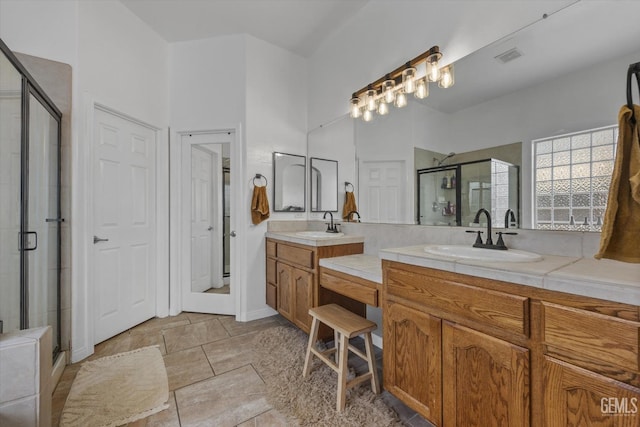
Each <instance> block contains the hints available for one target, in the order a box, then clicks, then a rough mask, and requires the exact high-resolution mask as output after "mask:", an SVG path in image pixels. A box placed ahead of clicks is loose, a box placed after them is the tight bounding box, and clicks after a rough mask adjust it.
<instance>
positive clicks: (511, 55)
mask: <svg viewBox="0 0 640 427" xmlns="http://www.w3.org/2000/svg"><path fill="white" fill-rule="evenodd" d="M521 56H522V52H520V51H519V50H518V48H517V47H514V48H513V49H509V50H508V51H506V52H502V53H501V54H500V55H498V56H496V57H495V58H496V59H497V60H498V61H500V62H502V63H503V64H506V63H507V62H509V61H513V60H514V59H517V58H520V57H521Z"/></svg>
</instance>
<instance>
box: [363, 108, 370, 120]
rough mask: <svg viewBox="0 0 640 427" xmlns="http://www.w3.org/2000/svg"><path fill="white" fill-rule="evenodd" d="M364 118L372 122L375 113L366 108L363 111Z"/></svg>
mask: <svg viewBox="0 0 640 427" xmlns="http://www.w3.org/2000/svg"><path fill="white" fill-rule="evenodd" d="M362 120H364V121H365V122H370V121H371V120H373V113H372V112H371V111H370V110H367V109H365V110H364V113H362Z"/></svg>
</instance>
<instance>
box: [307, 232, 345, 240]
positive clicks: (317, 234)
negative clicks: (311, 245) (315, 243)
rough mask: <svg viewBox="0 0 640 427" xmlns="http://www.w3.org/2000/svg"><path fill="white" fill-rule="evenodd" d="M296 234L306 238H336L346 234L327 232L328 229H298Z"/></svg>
mask: <svg viewBox="0 0 640 427" xmlns="http://www.w3.org/2000/svg"><path fill="white" fill-rule="evenodd" d="M296 236H300V237H304V238H306V239H335V238H336V237H342V236H344V233H327V232H326V231H298V232H297V233H296Z"/></svg>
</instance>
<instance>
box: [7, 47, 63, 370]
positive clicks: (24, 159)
mask: <svg viewBox="0 0 640 427" xmlns="http://www.w3.org/2000/svg"><path fill="white" fill-rule="evenodd" d="M0 51H2V53H3V54H4V55H5V56H6V58H7V59H8V60H9V62H10V63H11V65H13V66H14V67H15V68H16V70H17V71H18V72H19V73H20V75H21V78H22V87H21V94H20V98H21V101H20V102H21V117H20V128H21V130H20V131H21V135H20V175H21V176H20V233H19V236H18V245H19V248H18V249H19V252H20V329H28V328H29V282H28V280H29V271H28V269H29V262H28V261H29V260H28V256H27V255H28V254H27V252H29V251H31V250H34V249H36V248H29V247H28V246H29V242H28V236H29V229H28V225H29V224H28V215H29V206H28V202H29V142H30V141H29V119H30V117H29V100H30V97H29V95H33V96H34V98H35V99H36V100H37V101H38V102H39V103H40V104H41V105H42V106H43V107H44V108H45V109H46V110H47V112H48V113H49V114H50V115H51V116H52V117H53V118H54V119H55V121H56V123H57V132H56V136H57V156H58V158H57V174H56V181H57V182H56V189H57V194H56V198H57V206H56V211H57V212H56V215H57V216H56V218H52V219H51V220H53V221H56V222H57V223H58V228H57V233H56V239H57V245H56V247H57V260H56V270H57V274H56V323H57V327H56V330H57V333H56V336H55V337H54V342H53V343H52V344H53V345H52V349H53V360H56V357H57V355H58V353H59V352H60V351H61V344H62V316H61V280H60V279H61V278H60V274H61V270H62V256H61V252H62V248H61V239H62V227H61V222H63V221H64V219H63V218H62V206H61V200H60V198H61V179H62V173H61V171H62V157H61V154H62V153H61V151H62V113H61V112H60V110H59V109H58V107H56V105H55V103H54V102H53V101H52V100H51V98H49V96H48V95H47V94H46V93H45V92H44V90H43V89H42V87H40V85H38V83H37V82H36V80H35V79H34V78H33V76H31V74H30V73H29V72H28V71H27V69H26V68H25V67H24V66H23V65H22V63H21V62H20V61H19V60H18V58H17V57H16V56H15V55H14V54H13V52H11V49H9V47H8V46H7V45H6V44H5V43H4V41H2V39H0ZM47 220H49V219H47ZM36 247H37V246H36Z"/></svg>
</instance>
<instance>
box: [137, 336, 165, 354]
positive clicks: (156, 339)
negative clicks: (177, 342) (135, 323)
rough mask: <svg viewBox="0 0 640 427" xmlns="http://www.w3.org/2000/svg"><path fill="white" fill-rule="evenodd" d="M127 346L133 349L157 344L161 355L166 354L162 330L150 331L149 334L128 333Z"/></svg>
mask: <svg viewBox="0 0 640 427" xmlns="http://www.w3.org/2000/svg"><path fill="white" fill-rule="evenodd" d="M129 340H130V342H129V348H130V350H135V349H138V348H142V347H149V346H152V345H157V346H158V348H160V353H161V354H162V355H165V354H167V348H166V346H165V345H164V335H162V331H158V332H151V333H149V334H131V335H129Z"/></svg>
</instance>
